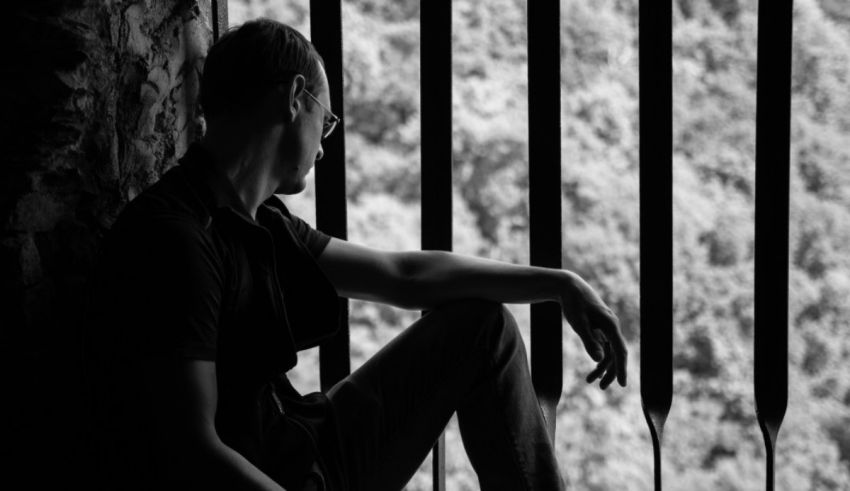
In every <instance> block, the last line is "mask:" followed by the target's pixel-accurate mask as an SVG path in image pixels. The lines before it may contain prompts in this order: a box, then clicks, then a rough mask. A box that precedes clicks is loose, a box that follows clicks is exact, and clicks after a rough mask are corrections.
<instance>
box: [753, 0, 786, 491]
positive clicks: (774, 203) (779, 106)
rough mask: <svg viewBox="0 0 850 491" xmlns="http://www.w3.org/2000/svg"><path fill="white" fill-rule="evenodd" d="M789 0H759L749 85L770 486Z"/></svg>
mask: <svg viewBox="0 0 850 491" xmlns="http://www.w3.org/2000/svg"><path fill="white" fill-rule="evenodd" d="M793 6H794V5H793V0H771V1H763V0H760V1H759V16H758V81H757V85H756V90H757V92H756V230H755V232H756V235H755V248H756V253H755V331H754V362H755V377H754V384H755V386H754V389H755V401H756V415H757V418H758V422H759V427H760V428H761V431H762V436H763V437H764V445H765V449H766V450H767V458H766V488H767V489H768V490H769V491H772V490H773V476H774V468H773V464H774V452H775V448H776V438H777V436H778V434H779V428H780V426H781V424H782V419H783V418H784V416H785V409H786V407H787V404H788V248H789V245H788V221H789V220H788V219H789V201H790V188H789V181H790V159H789V146H790V131H791V31H792V18H793V15H792V14H793Z"/></svg>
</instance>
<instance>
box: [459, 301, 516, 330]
mask: <svg viewBox="0 0 850 491" xmlns="http://www.w3.org/2000/svg"><path fill="white" fill-rule="evenodd" d="M445 307H446V308H449V309H452V310H454V311H455V312H456V313H457V314H458V315H460V316H461V317H463V318H464V319H465V320H466V322H464V323H463V324H464V325H465V326H467V327H468V328H469V329H472V330H474V331H476V333H477V334H479V335H482V334H483V335H484V337H493V335H495V337H497V338H511V339H519V338H520V335H519V327H518V326H517V322H516V319H515V318H514V316H513V314H511V311H510V310H508V309H507V307H505V305H504V304H501V303H499V302H493V301H490V300H481V299H464V300H457V301H455V302H452V303H450V304H447V305H446V306H445ZM475 337H476V338H478V339H480V337H481V336H475Z"/></svg>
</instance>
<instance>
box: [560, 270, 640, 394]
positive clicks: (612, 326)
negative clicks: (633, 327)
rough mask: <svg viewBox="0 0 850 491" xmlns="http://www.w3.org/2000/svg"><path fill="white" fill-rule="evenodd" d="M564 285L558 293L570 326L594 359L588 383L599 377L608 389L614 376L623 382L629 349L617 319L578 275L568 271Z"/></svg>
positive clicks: (624, 382) (623, 383)
mask: <svg viewBox="0 0 850 491" xmlns="http://www.w3.org/2000/svg"><path fill="white" fill-rule="evenodd" d="M567 273H568V275H567V278H568V279H567V287H566V289H565V291H563V292H562V293H561V308H562V309H563V311H564V317H566V319H567V322H569V324H570V327H572V328H573V330H574V331H575V332H576V334H578V336H579V338H581V341H582V343H584V348H585V349H586V350H587V353H588V354H589V355H590V357H591V358H593V360H594V361H596V362H597V365H596V368H594V369H593V371H591V372H590V373H589V374H588V375H587V378H586V380H587V383H593V381H594V380H596V379H598V378H600V377H601V378H602V380H601V381H600V382H599V387H601V388H602V389H603V390H604V389H607V388H608V386H609V385H611V382H613V381H614V378H616V379H617V381H618V382H619V383H620V386H622V387H625V386H626V361H627V359H628V350H627V349H626V342H625V340H624V339H623V333H622V332H621V331H620V321H619V320H618V319H617V316H616V315H614V312H613V311H612V310H611V309H610V308H609V307H608V306H607V305H605V302H603V301H602V299H601V298H599V295H598V294H597V293H596V292H595V291H594V290H593V288H591V287H590V285H588V284H587V282H585V281H584V280H583V279H582V278H581V277H580V276H579V275H577V274H575V273H572V272H567Z"/></svg>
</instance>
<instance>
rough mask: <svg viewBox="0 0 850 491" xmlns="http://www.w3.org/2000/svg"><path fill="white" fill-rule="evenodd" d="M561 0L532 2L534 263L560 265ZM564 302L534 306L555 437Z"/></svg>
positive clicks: (534, 339)
mask: <svg viewBox="0 0 850 491" xmlns="http://www.w3.org/2000/svg"><path fill="white" fill-rule="evenodd" d="M560 21H561V13H560V3H559V1H558V0H536V1H529V2H528V161H529V169H528V181H529V196H528V208H529V245H530V253H531V254H530V256H531V257H530V259H531V264H532V265H534V266H543V267H549V268H558V269H560V268H561V266H562V262H561V261H562V255H561V228H562V223H561V40H560V39H561V38H560ZM561 326H562V314H561V308H560V306H559V305H558V304H556V303H552V302H548V303H539V304H534V305H532V306H531V374H532V380H533V382H534V389H535V391H536V393H537V398H538V400H539V401H540V405H541V408H542V409H543V413H544V415H545V416H546V423H547V430H548V432H549V437H550V438H551V440H552V441H553V442H554V441H555V419H556V409H557V406H558V400H559V399H560V398H561V389H562V386H563V373H562V372H563V370H562V366H563V354H562V351H561V336H562V331H561Z"/></svg>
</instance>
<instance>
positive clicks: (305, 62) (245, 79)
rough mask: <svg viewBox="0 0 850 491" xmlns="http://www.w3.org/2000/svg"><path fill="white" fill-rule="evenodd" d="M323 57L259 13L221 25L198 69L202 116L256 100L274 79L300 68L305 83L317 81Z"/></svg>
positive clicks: (295, 33) (291, 30)
mask: <svg viewBox="0 0 850 491" xmlns="http://www.w3.org/2000/svg"><path fill="white" fill-rule="evenodd" d="M323 66H324V61H323V60H322V57H321V56H320V55H319V53H318V51H316V48H315V47H314V46H313V44H312V43H310V41H308V40H307V39H306V38H305V37H304V36H303V35H302V34H301V33H300V32H298V31H296V30H295V29H294V28H292V27H290V26H288V25H286V24H283V23H280V22H277V21H275V20H271V19H266V18H260V19H256V20H252V21H248V22H245V23H244V24H242V25H240V26H235V27H232V28H230V29H228V30H227V32H226V33H225V34H224V35H222V36H221V37H220V38H219V39H218V41H216V42H215V44H213V45H212V47H210V49H209V52H208V53H207V58H206V61H205V62H204V70H203V73H202V75H201V107H202V109H203V112H204V115H205V117H206V118H207V119H213V118H216V117H218V116H220V115H222V114H225V113H227V112H230V111H234V110H235V111H240V110H242V109H244V108H246V107H249V106H250V105H251V104H252V103H254V102H257V101H258V100H259V99H260V97H262V96H263V95H265V94H266V92H267V91H268V90H270V89H271V88H272V87H273V86H274V83H275V81H276V80H279V79H281V78H286V77H287V76H288V75H292V76H294V75H295V74H296V73H300V74H301V75H303V76H304V78H305V80H306V89H307V90H309V91H311V92H315V91H316V90H317V89H318V87H319V84H320V83H321V70H320V67H323Z"/></svg>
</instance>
